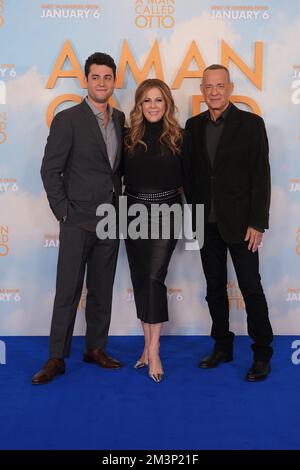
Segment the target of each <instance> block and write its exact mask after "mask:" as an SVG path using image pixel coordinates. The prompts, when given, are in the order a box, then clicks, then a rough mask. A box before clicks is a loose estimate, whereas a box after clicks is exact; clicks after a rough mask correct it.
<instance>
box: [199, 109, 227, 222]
mask: <svg viewBox="0 0 300 470" xmlns="http://www.w3.org/2000/svg"><path fill="white" fill-rule="evenodd" d="M230 108H231V104H230V103H229V105H228V106H227V108H226V109H225V110H224V111H223V113H222V114H220V116H219V117H218V118H217V120H216V121H213V120H212V119H211V116H210V113H209V111H208V112H207V115H206V118H207V122H206V126H205V144H206V150H207V153H208V157H209V160H210V164H211V167H212V168H213V166H214V161H215V157H216V153H217V148H218V145H219V142H220V139H221V136H222V133H223V130H224V124H225V119H226V117H227V116H228V114H229V112H230ZM211 195H212V196H211V205H210V213H209V217H208V221H209V222H216V215H215V208H214V200H213V187H212V191H211Z"/></svg>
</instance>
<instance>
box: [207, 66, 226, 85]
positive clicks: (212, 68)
mask: <svg viewBox="0 0 300 470" xmlns="http://www.w3.org/2000/svg"><path fill="white" fill-rule="evenodd" d="M207 70H225V72H226V73H227V77H228V81H229V82H231V79H230V73H229V70H228V68H227V67H225V65H221V64H212V65H209V66H208V67H206V69H204V72H203V76H202V80H203V77H204V74H205V72H206V71H207Z"/></svg>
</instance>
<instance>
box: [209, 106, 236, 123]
mask: <svg viewBox="0 0 300 470" xmlns="http://www.w3.org/2000/svg"><path fill="white" fill-rule="evenodd" d="M231 108H232V104H231V103H230V102H229V105H228V106H227V108H226V109H224V111H223V113H222V114H220V116H219V117H218V118H217V120H216V121H213V120H212V119H211V117H210V112H209V110H207V114H206V116H205V117H206V119H207V120H209V121H211V122H212V123H213V124H216V123H217V122H220V121H225V119H226V118H227V116H228V114H229V111H230V110H231Z"/></svg>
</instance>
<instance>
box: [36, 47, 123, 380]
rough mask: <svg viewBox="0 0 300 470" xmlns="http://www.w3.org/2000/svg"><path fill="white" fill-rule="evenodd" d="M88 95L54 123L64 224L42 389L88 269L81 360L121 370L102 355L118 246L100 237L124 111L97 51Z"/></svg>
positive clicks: (109, 62) (66, 341) (60, 353)
mask: <svg viewBox="0 0 300 470" xmlns="http://www.w3.org/2000/svg"><path fill="white" fill-rule="evenodd" d="M85 78H86V85H87V92H88V96H87V97H86V98H85V99H84V100H83V101H82V103H81V104H79V105H77V106H73V107H72V108H69V109H67V110H64V111H62V112H60V113H58V114H57V115H56V116H55V117H54V119H53V121H52V124H51V129H50V134H49V137H48V141H47V145H46V148H45V155H44V158H43V163H42V168H41V176H42V180H43V183H44V187H45V190H46V193H47V197H48V200H49V204H50V207H51V209H52V211H53V213H54V215H55V217H56V218H57V219H58V220H59V222H60V246H59V255H58V266H57V279H56V295H55V300H54V307H53V316H52V324H51V333H50V359H49V360H48V361H47V362H46V363H45V364H44V366H43V368H42V369H41V370H40V371H39V372H37V373H36V374H35V375H34V376H33V378H32V383H33V384H44V383H47V382H49V381H51V380H52V379H53V378H54V377H55V376H57V375H59V374H63V373H64V372H65V362H64V358H65V357H68V356H69V354H70V348H71V340H72V335H73V329H74V323H75V317H76V311H77V307H78V304H79V301H80V296H81V291H82V286H83V280H84V275H85V271H87V276H86V284H87V297H86V312H85V314H86V323H87V329H86V351H85V353H84V361H86V362H92V363H95V364H97V365H99V366H101V367H105V368H110V369H119V368H120V367H121V363H120V362H119V361H117V360H116V359H113V358H111V357H109V356H108V355H107V354H106V353H105V351H104V348H105V344H106V341H107V337H108V330H109V325H110V317H111V305H112V290H113V282H114V277H115V269H116V262H117V254H118V248H119V240H117V239H105V240H101V239H99V238H98V237H97V235H96V225H97V222H98V221H99V218H98V217H97V216H96V209H97V207H98V206H99V205H100V204H103V203H111V204H114V205H116V200H117V198H118V196H119V195H120V194H121V175H120V170H119V169H120V163H121V157H122V142H123V128H124V120H125V116H124V113H122V112H121V111H118V110H117V109H114V108H112V107H111V106H110V105H109V104H108V100H109V98H110V97H111V96H112V94H113V91H114V85H115V78H116V65H115V62H114V60H113V59H112V58H111V57H110V56H109V55H107V54H104V53H101V52H96V53H94V54H92V55H91V56H90V57H89V58H88V59H87V61H86V63H85Z"/></svg>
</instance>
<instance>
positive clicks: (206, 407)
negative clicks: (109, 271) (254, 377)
mask: <svg viewBox="0 0 300 470" xmlns="http://www.w3.org/2000/svg"><path fill="white" fill-rule="evenodd" d="M2 339H3V340H4V341H5V343H6V350H7V357H6V364H5V365H3V364H2V365H0V423H1V424H0V449H111V450H114V449H122V450H124V449H144V450H149V449H154V450H166V449H169V450H176V449H187V450H188V449H198V450H202V449H220V450H222V449H257V450H259V449H299V448H300V445H299V416H300V409H299V390H300V375H299V374H300V365H299V366H297V365H293V363H292V362H291V354H292V349H291V344H292V341H293V340H295V339H296V338H295V337H293V338H292V337H288V336H281V337H276V338H275V341H274V349H275V354H274V359H273V362H272V374H271V375H270V377H269V379H268V380H267V381H264V382H260V383H248V382H246V381H245V380H244V376H245V373H246V371H247V370H248V368H249V366H250V364H251V358H252V356H251V351H250V340H249V338H248V337H237V338H236V341H235V360H234V361H233V362H231V363H229V364H222V365H221V366H220V367H219V368H217V369H211V370H202V369H199V368H198V367H197V362H198V360H199V358H200V357H202V356H203V355H205V354H206V353H207V352H209V351H210V349H211V346H212V343H211V340H210V339H209V338H208V337H204V336H200V337H199V336H197V337H196V336H189V337H187V336H181V337H178V336H166V337H162V340H161V357H162V361H163V365H164V368H165V372H166V375H165V379H164V381H163V382H161V383H159V384H157V383H154V382H153V381H151V380H150V379H149V377H148V376H147V371H146V370H139V371H137V370H135V369H133V367H132V365H133V364H134V362H135V360H136V359H137V358H138V356H139V353H140V352H141V350H142V345H143V340H142V338H141V337H133V336H130V337H110V339H109V345H108V348H107V350H108V353H109V354H111V355H112V356H115V357H117V358H118V359H120V360H122V361H123V362H124V364H125V366H124V368H123V369H121V370H117V371H112V370H104V369H101V368H99V367H97V366H95V365H94V364H86V363H84V362H82V360H81V357H82V350H83V344H84V340H83V338H81V337H76V338H74V340H73V349H72V357H71V358H70V359H69V360H68V361H67V372H66V374H65V375H64V376H61V377H58V378H56V379H55V380H54V381H53V382H51V383H49V384H47V385H42V386H33V385H31V375H32V374H33V373H34V372H36V371H37V370H38V369H39V368H40V367H41V365H42V363H43V362H44V361H45V360H46V359H47V351H48V338H45V337H18V338H16V337H7V338H2Z"/></svg>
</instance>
